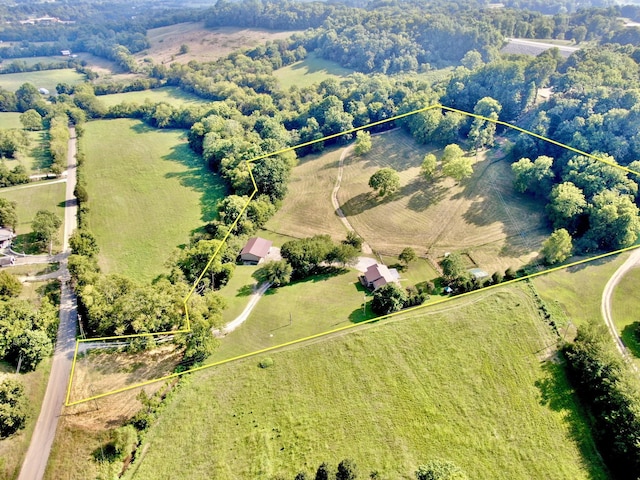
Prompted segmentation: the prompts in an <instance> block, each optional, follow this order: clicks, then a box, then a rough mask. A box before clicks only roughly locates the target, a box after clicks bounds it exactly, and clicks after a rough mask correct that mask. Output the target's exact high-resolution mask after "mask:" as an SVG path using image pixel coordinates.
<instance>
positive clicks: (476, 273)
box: [469, 268, 489, 278]
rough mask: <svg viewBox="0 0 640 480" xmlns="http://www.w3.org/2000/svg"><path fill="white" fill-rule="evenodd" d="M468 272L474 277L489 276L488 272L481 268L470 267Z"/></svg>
mask: <svg viewBox="0 0 640 480" xmlns="http://www.w3.org/2000/svg"><path fill="white" fill-rule="evenodd" d="M469 273H470V274H471V275H473V276H474V277H476V278H486V277H488V276H489V274H488V273H487V272H485V271H484V270H482V269H481V268H472V269H471V270H469Z"/></svg>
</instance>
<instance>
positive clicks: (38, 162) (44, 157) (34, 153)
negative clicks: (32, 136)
mask: <svg viewBox="0 0 640 480" xmlns="http://www.w3.org/2000/svg"><path fill="white" fill-rule="evenodd" d="M36 134H37V137H38V138H37V140H36V141H35V142H32V144H31V145H32V147H31V149H30V152H29V155H30V156H31V157H32V158H33V162H32V163H31V169H32V170H33V171H42V170H47V169H48V168H49V167H51V164H52V163H53V159H52V158H51V154H50V153H49V138H48V135H47V134H46V133H45V132H37V133H36Z"/></svg>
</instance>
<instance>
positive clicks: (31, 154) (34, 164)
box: [0, 112, 51, 174]
mask: <svg viewBox="0 0 640 480" xmlns="http://www.w3.org/2000/svg"><path fill="white" fill-rule="evenodd" d="M20 115H21V113H17V112H0V129H10V128H17V129H19V130H22V123H20ZM27 135H28V136H29V142H30V144H29V146H28V147H27V148H26V149H25V151H24V152H18V154H17V157H16V158H15V159H11V160H10V159H5V160H4V162H5V163H6V165H7V166H8V167H9V168H13V167H15V166H16V165H17V164H21V165H22V166H24V168H26V169H27V172H29V173H34V174H37V173H43V172H45V171H46V170H47V169H48V167H49V166H50V165H51V156H50V155H49V151H48V149H49V146H48V135H47V133H46V132H45V131H41V132H27Z"/></svg>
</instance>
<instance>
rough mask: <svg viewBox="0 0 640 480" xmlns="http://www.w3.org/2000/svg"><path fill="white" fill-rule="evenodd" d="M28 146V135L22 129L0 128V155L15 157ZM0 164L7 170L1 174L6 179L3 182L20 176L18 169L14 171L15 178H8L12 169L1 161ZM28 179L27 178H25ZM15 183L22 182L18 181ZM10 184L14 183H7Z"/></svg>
mask: <svg viewBox="0 0 640 480" xmlns="http://www.w3.org/2000/svg"><path fill="white" fill-rule="evenodd" d="M28 146H29V137H28V136H27V135H26V132H24V131H23V130H17V129H3V130H0V157H4V158H16V156H17V155H18V153H20V152H23V151H24V150H25V149H26V148H27V147H28ZM2 166H3V167H4V170H5V171H6V172H7V173H5V174H4V175H3V177H4V178H5V179H6V180H5V182H10V181H11V180H17V179H19V178H20V177H18V176H19V175H20V171H17V172H16V173H14V175H15V176H16V177H15V178H11V179H10V178H9V175H10V174H11V173H13V170H11V171H10V170H9V168H8V167H7V166H6V165H5V164H4V162H2ZM27 180H28V178H27ZM17 183H24V182H20V181H18V182H17ZM9 184H10V185H15V183H9Z"/></svg>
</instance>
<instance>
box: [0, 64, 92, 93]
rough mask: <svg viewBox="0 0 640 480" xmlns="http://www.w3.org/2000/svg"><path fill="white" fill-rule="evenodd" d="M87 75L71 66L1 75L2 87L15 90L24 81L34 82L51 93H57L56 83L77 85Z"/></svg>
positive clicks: (0, 84) (36, 85)
mask: <svg viewBox="0 0 640 480" xmlns="http://www.w3.org/2000/svg"><path fill="white" fill-rule="evenodd" d="M84 78H85V76H84V75H82V74H80V73H78V72H76V71H75V70H74V69H71V68H64V69H60V70H41V71H39V72H22V73H5V74H2V75H0V87H2V88H4V89H5V90H10V91H12V92H15V91H16V90H18V88H20V86H21V85H22V84H23V83H27V82H28V83H32V84H33V85H34V86H35V87H36V88H46V89H47V90H49V92H50V93H51V94H55V93H56V85H57V84H59V83H68V84H70V85H75V84H76V83H80V82H82V81H83V80H84Z"/></svg>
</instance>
